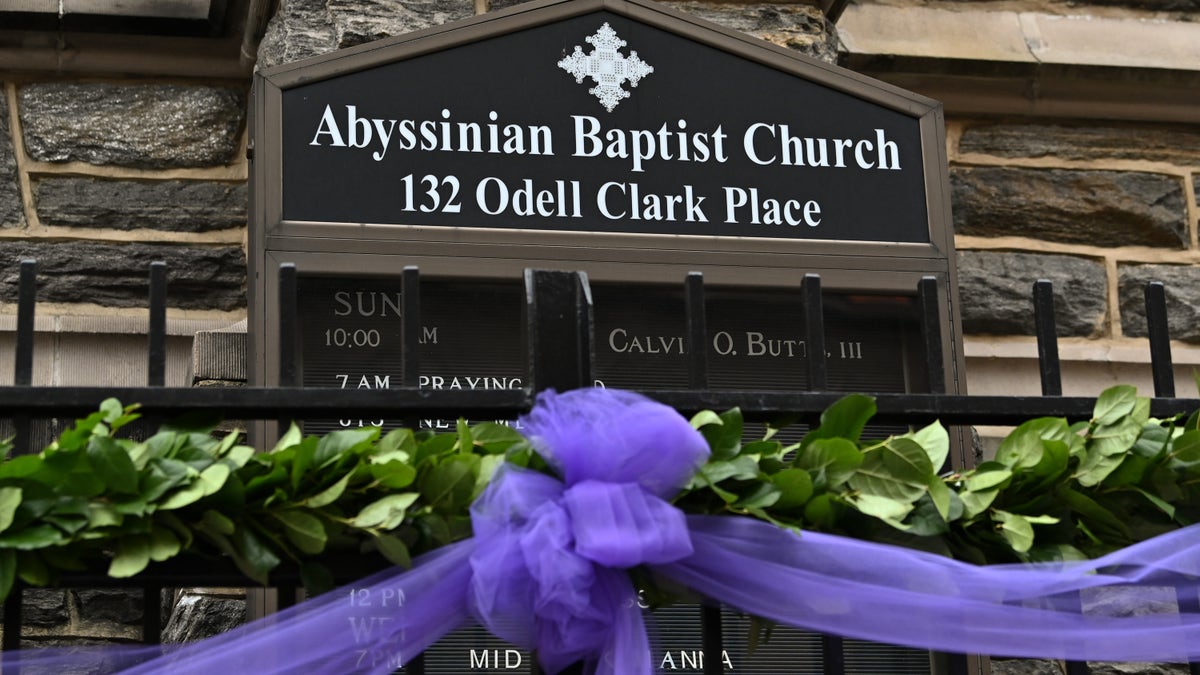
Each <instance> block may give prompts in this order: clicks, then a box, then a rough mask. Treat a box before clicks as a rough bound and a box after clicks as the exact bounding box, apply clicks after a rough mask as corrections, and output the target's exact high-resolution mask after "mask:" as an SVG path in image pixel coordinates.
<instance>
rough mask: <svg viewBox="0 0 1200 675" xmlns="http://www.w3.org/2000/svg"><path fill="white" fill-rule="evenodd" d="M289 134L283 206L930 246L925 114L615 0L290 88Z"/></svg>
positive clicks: (499, 224)
mask: <svg viewBox="0 0 1200 675" xmlns="http://www.w3.org/2000/svg"><path fill="white" fill-rule="evenodd" d="M596 70H602V71H604V72H607V73H611V74H609V75H608V77H606V78H603V79H602V81H600V82H598V81H596V80H594V79H593V78H592V77H591V76H590V75H589V73H591V72H593V71H596ZM577 80H578V81H577ZM282 142H283V164H284V166H285V167H286V169H285V171H284V172H283V176H282V180H283V194H284V197H283V214H282V215H283V218H284V219H286V220H294V221H323V222H331V223H391V224H409V225H430V226H438V227H454V226H457V227H488V228H531V229H554V230H569V231H579V232H650V233H658V234H690V235H722V236H739V237H772V238H796V239H832V240H862V241H884V242H928V241H929V227H928V217H927V213H926V198H927V195H926V186H925V166H924V163H923V161H922V144H921V129H920V124H919V121H918V120H917V119H914V118H913V117H911V116H909V115H906V114H904V113H902V112H899V111H896V110H891V109H888V108H884V107H881V106H878V105H875V104H873V103H870V102H868V101H864V100H863V99H861V98H858V97H856V96H854V95H852V94H849V93H845V92H840V91H836V90H833V89H830V88H827V87H824V86H821V85H819V84H816V83H813V82H809V81H804V80H798V79H797V78H795V77H793V76H791V75H789V74H787V73H783V72H780V71H778V70H774V69H770V68H763V67H762V66H761V65H760V64H757V63H754V62H751V61H747V60H741V59H731V58H729V55H728V54H725V53H723V52H721V51H720V50H719V49H717V48H714V47H711V46H707V45H702V44H699V43H697V42H695V41H693V40H689V39H687V38H685V37H682V36H679V35H676V34H673V33H670V32H667V31H665V30H661V29H658V28H655V27H653V26H648V25H646V24H644V23H641V22H638V21H635V20H632V19H630V18H628V17H624V16H620V15H618V14H615V13H613V12H610V11H599V12H594V13H588V14H584V15H581V16H577V17H572V18H570V19H567V20H564V21H560V22H556V23H552V24H545V25H540V26H536V27H531V28H528V29H526V30H522V31H519V32H515V33H512V34H507V35H502V36H498V37H494V38H491V39H487V40H481V41H478V42H473V43H470V44H465V45H462V46H460V47H458V48H456V49H452V50H444V51H438V52H433V53H429V54H422V55H420V56H415V57H413V58H410V59H405V60H403V61H397V62H394V63H387V64H384V65H379V66H376V67H373V68H369V69H366V70H363V71H360V72H356V73H354V74H353V75H347V76H344V77H339V78H336V79H330V80H324V81H320V82H314V83H311V84H304V85H301V86H297V87H295V88H292V89H289V90H287V91H286V92H284V94H283V118H282Z"/></svg>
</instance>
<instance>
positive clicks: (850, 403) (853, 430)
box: [800, 394, 876, 448]
mask: <svg viewBox="0 0 1200 675" xmlns="http://www.w3.org/2000/svg"><path fill="white" fill-rule="evenodd" d="M875 410H876V408H875V399H873V398H871V397H870V396H864V395H862V394H851V395H849V396H846V397H844V398H842V399H840V400H838V401H837V402H836V403H834V404H833V405H831V406H829V407H828V408H826V409H825V412H823V413H821V424H820V425H819V426H818V427H817V428H816V429H813V430H812V431H809V432H808V433H807V434H805V436H804V439H803V440H802V441H801V442H800V447H801V448H804V447H807V446H808V444H809V443H811V442H813V441H815V440H817V439H819V438H845V439H847V440H849V441H851V442H854V443H857V442H858V440H859V438H860V437H861V436H862V430H863V428H864V427H866V426H867V422H869V421H870V420H871V418H872V417H874V416H875Z"/></svg>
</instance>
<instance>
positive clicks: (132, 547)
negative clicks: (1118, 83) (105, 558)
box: [108, 534, 150, 579]
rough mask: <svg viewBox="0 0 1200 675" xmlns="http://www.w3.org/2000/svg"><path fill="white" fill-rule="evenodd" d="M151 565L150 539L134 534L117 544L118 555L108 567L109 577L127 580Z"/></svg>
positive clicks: (123, 538)
mask: <svg viewBox="0 0 1200 675" xmlns="http://www.w3.org/2000/svg"><path fill="white" fill-rule="evenodd" d="M149 564H150V537H148V536H146V535H144V534H134V535H129V536H126V537H122V538H121V539H120V541H119V542H118V543H117V555H116V557H114V558H113V559H112V562H111V563H109V566H108V576H110V577H113V578H115V579H127V578H129V577H132V576H133V575H135V574H137V573H138V572H141V571H142V570H144V569H146V565H149Z"/></svg>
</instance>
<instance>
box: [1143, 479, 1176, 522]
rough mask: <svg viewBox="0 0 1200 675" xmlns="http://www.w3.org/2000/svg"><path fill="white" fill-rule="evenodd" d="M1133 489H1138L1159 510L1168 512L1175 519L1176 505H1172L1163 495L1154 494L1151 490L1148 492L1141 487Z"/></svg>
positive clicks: (1168, 515) (1169, 516)
mask: <svg viewBox="0 0 1200 675" xmlns="http://www.w3.org/2000/svg"><path fill="white" fill-rule="evenodd" d="M1133 489H1134V490H1136V491H1137V493H1138V494H1140V495H1142V496H1143V497H1145V498H1146V499H1147V500H1148V501H1149V502H1150V503H1151V504H1153V505H1154V506H1155V507H1156V508H1157V509H1158V510H1159V511H1162V512H1163V513H1165V514H1167V517H1168V518H1170V519H1172V520H1174V519H1175V507H1174V506H1171V504H1169V503H1168V502H1167V501H1166V500H1164V499H1162V498H1161V497H1158V496H1157V495H1154V494H1152V493H1150V492H1147V491H1146V490H1143V489H1142V488H1140V487H1134V488H1133Z"/></svg>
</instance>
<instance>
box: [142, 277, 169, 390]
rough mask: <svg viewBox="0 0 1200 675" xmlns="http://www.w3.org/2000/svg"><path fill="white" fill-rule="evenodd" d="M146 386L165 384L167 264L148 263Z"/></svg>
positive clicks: (161, 385)
mask: <svg viewBox="0 0 1200 675" xmlns="http://www.w3.org/2000/svg"><path fill="white" fill-rule="evenodd" d="M149 328H150V330H149V337H148V342H149V344H148V349H147V363H146V373H147V374H146V384H147V386H151V387H163V386H166V384H167V264H166V263H164V262H153V263H150V326H149Z"/></svg>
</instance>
